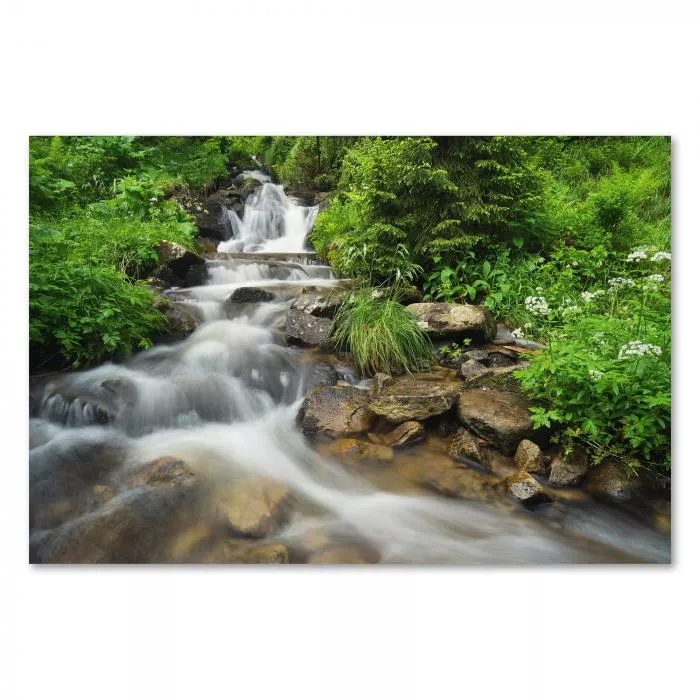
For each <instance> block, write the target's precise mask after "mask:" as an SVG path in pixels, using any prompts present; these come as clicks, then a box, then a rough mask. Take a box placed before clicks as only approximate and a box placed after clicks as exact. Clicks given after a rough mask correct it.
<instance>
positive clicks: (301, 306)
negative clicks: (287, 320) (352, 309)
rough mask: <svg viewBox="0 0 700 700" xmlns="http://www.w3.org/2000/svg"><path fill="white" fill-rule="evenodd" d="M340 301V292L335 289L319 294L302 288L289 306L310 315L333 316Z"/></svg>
mask: <svg viewBox="0 0 700 700" xmlns="http://www.w3.org/2000/svg"><path fill="white" fill-rule="evenodd" d="M340 303H341V302H340V294H339V293H338V292H337V291H335V292H334V291H330V292H328V293H324V294H321V293H319V292H312V291H309V290H307V289H304V290H303V291H302V293H301V294H300V295H299V296H298V297H297V298H296V299H295V300H294V302H293V303H292V306H291V308H292V309H294V310H297V311H302V312H303V313H305V314H310V315H311V316H318V317H320V318H333V315H334V314H335V312H336V311H337V310H338V308H339V307H340Z"/></svg>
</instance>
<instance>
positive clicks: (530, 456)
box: [515, 440, 545, 474]
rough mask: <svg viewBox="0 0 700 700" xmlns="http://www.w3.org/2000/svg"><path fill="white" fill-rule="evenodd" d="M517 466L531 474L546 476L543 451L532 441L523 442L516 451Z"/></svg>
mask: <svg viewBox="0 0 700 700" xmlns="http://www.w3.org/2000/svg"><path fill="white" fill-rule="evenodd" d="M515 466H516V467H517V468H518V469H519V470H520V471H523V472H528V473H530V474H544V470H545V459H544V455H543V454H542V450H541V449H540V448H539V447H538V446H537V445H536V444H535V443H534V442H532V440H522V441H521V442H520V444H519V445H518V449H517V450H516V451H515Z"/></svg>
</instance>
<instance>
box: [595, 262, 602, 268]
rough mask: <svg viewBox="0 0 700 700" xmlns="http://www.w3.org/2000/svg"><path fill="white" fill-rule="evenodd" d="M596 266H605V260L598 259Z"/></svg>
mask: <svg viewBox="0 0 700 700" xmlns="http://www.w3.org/2000/svg"><path fill="white" fill-rule="evenodd" d="M595 266H596V267H603V261H602V260H598V262H597V263H596V264H595Z"/></svg>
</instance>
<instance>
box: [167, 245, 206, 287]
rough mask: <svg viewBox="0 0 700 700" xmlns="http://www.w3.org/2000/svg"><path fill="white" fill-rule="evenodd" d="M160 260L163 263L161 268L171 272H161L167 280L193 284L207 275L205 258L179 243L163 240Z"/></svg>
mask: <svg viewBox="0 0 700 700" xmlns="http://www.w3.org/2000/svg"><path fill="white" fill-rule="evenodd" d="M158 261H159V263H160V265H161V268H159V269H160V270H161V271H163V270H167V272H168V273H169V274H162V272H160V273H159V275H160V276H161V277H162V278H163V279H165V280H167V281H172V282H174V283H181V284H189V285H192V284H196V283H197V282H198V281H200V279H202V275H204V277H206V272H205V270H206V261H205V260H204V258H203V257H201V256H200V255H197V253H193V252H192V251H190V250H187V248H185V247H184V246H181V245H180V244H179V243H173V242H172V241H161V242H160V243H159V245H158Z"/></svg>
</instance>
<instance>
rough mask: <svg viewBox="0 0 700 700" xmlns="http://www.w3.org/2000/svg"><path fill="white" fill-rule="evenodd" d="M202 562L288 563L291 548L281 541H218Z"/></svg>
mask: <svg viewBox="0 0 700 700" xmlns="http://www.w3.org/2000/svg"><path fill="white" fill-rule="evenodd" d="M201 563H202V564H288V563H289V550H288V549H287V547H286V546H285V545H283V544H280V543H270V544H250V543H247V542H241V541H237V540H223V541H220V542H217V544H216V545H215V546H214V548H213V549H212V550H211V551H210V552H208V553H207V554H206V555H204V557H202V559H201Z"/></svg>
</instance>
